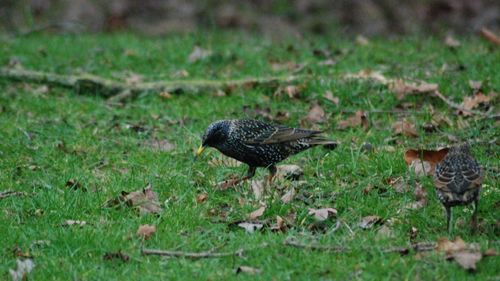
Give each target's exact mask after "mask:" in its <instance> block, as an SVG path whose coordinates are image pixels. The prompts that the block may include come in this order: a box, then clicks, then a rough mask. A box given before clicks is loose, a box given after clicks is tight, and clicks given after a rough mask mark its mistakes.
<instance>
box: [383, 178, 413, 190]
mask: <svg viewBox="0 0 500 281" xmlns="http://www.w3.org/2000/svg"><path fill="white" fill-rule="evenodd" d="M386 182H387V184H388V185H390V186H392V188H393V189H394V191H396V192H397V193H405V192H407V191H408V190H409V189H410V188H409V187H408V184H406V182H405V180H404V179H403V177H397V178H389V179H387V180H386Z"/></svg>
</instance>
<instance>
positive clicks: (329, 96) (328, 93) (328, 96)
mask: <svg viewBox="0 0 500 281" xmlns="http://www.w3.org/2000/svg"><path fill="white" fill-rule="evenodd" d="M324 97H325V99H327V100H329V101H331V102H333V103H334V104H335V105H338V104H339V102H340V99H339V98H338V97H334V96H333V93H332V92H331V91H326V92H325V95H324Z"/></svg>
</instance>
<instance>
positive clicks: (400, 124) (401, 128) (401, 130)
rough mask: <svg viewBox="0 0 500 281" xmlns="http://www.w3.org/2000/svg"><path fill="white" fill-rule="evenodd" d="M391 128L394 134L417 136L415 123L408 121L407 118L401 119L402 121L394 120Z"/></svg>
mask: <svg viewBox="0 0 500 281" xmlns="http://www.w3.org/2000/svg"><path fill="white" fill-rule="evenodd" d="M392 129H393V131H394V134H396V135H404V136H407V137H414V138H416V137H418V132H417V130H416V129H415V125H414V124H413V123H410V122H409V121H408V120H406V119H403V120H402V121H396V122H395V123H394V124H392Z"/></svg>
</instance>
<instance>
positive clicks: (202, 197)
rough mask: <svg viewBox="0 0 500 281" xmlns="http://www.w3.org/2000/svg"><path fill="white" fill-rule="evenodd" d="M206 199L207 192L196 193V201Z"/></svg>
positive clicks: (200, 201) (199, 201)
mask: <svg viewBox="0 0 500 281" xmlns="http://www.w3.org/2000/svg"><path fill="white" fill-rule="evenodd" d="M207 199H208V193H206V192H202V193H200V194H198V195H196V202H197V203H203V202H205V201H206V200H207Z"/></svg>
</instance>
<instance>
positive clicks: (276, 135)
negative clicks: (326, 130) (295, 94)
mask: <svg viewBox="0 0 500 281" xmlns="http://www.w3.org/2000/svg"><path fill="white" fill-rule="evenodd" d="M320 133H321V131H313V130H304V129H296V128H288V127H285V126H275V127H269V128H266V129H265V130H262V131H261V132H259V135H258V136H256V137H255V138H253V139H249V140H248V141H246V143H248V144H273V143H283V142H291V141H296V140H299V139H303V138H309V137H311V136H314V135H318V134H320Z"/></svg>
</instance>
